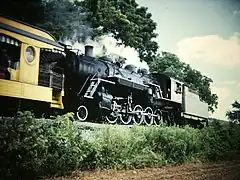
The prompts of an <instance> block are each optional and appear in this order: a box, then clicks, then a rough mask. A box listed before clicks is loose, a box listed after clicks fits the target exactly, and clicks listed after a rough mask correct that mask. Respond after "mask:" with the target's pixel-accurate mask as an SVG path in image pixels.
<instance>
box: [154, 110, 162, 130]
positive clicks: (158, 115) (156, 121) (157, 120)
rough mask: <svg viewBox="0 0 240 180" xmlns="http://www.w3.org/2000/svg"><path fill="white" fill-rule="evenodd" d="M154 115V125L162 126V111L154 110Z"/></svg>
mask: <svg viewBox="0 0 240 180" xmlns="http://www.w3.org/2000/svg"><path fill="white" fill-rule="evenodd" d="M154 115H156V117H154V124H155V125H157V126H159V125H161V124H163V114H162V111H161V110H160V109H156V110H155V112H154Z"/></svg>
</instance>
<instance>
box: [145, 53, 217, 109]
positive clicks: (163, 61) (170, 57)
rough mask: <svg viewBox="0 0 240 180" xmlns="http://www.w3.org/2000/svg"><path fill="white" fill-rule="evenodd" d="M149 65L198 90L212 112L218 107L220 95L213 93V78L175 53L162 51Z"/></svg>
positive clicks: (156, 70)
mask: <svg viewBox="0 0 240 180" xmlns="http://www.w3.org/2000/svg"><path fill="white" fill-rule="evenodd" d="M149 67H150V71H152V72H159V73H164V74H166V75H168V76H170V77H173V78H175V79H177V80H179V81H182V82H184V83H185V84H186V85H187V86H188V87H189V88H191V89H194V90H197V92H198V93H199V97H200V99H201V100H203V101H204V102H206V103H208V106H209V110H210V111H211V112H214V108H217V105H218V102H217V100H218V97H217V95H216V94H212V93H211V89H210V83H212V82H213V81H212V79H210V78H208V77H206V76H204V75H202V74H201V72H199V71H197V70H195V69H192V68H191V67H190V66H189V64H186V63H184V62H181V61H180V60H179V58H178V57H177V56H176V55H175V54H172V53H169V52H162V54H161V55H159V54H158V55H157V56H156V58H155V60H154V61H153V62H152V63H150V65H149Z"/></svg>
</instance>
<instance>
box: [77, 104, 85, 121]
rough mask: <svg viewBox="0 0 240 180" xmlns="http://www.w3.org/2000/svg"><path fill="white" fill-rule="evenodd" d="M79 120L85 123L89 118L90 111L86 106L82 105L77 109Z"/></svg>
mask: <svg viewBox="0 0 240 180" xmlns="http://www.w3.org/2000/svg"><path fill="white" fill-rule="evenodd" d="M76 114H77V118H78V120H79V121H85V120H86V119H87V118H88V109H87V107H86V106H84V105H81V106H79V107H78V108H77V113H76Z"/></svg>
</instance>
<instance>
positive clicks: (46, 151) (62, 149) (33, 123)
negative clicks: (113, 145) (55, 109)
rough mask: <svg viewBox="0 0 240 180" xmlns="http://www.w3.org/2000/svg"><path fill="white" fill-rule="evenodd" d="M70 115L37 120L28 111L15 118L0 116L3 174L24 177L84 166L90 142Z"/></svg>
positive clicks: (0, 158) (61, 172)
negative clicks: (86, 142) (82, 139)
mask: <svg viewBox="0 0 240 180" xmlns="http://www.w3.org/2000/svg"><path fill="white" fill-rule="evenodd" d="M69 116H70V115H69V114H66V115H64V116H61V117H60V116H59V117H57V118H56V119H55V120H54V121H51V120H42V119H40V120H36V119H34V117H33V116H32V114H31V113H30V112H25V113H23V114H22V113H20V114H19V117H17V118H16V119H1V127H0V140H1V146H0V152H1V153H0V160H1V165H0V167H1V168H0V169H1V170H0V174H1V175H5V177H12V176H14V177H15V178H17V177H22V178H23V179H24V178H31V177H36V176H41V175H43V174H44V175H47V174H55V175H58V174H64V173H66V172H69V171H71V170H73V169H76V168H78V167H81V166H82V164H81V163H82V161H83V159H84V158H85V156H87V153H85V152H84V151H85V150H86V149H87V148H88V145H87V144H85V142H84V141H81V131H80V130H79V129H77V128H76V127H75V126H73V125H72V121H70V120H69V118H70V117H69ZM86 152H87V151H86Z"/></svg>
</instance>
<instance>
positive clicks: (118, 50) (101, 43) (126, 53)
mask: <svg viewBox="0 0 240 180" xmlns="http://www.w3.org/2000/svg"><path fill="white" fill-rule="evenodd" d="M63 43H64V44H67V45H72V48H73V49H79V50H81V52H82V53H84V46H85V45H87V44H91V45H93V47H94V49H93V55H94V56H102V55H104V54H105V55H110V54H115V55H118V56H121V57H123V58H126V59H127V60H126V62H125V65H127V64H133V65H135V66H137V67H138V68H146V69H147V70H149V67H148V65H147V63H146V62H144V61H143V62H140V58H139V57H138V52H137V51H136V50H135V49H134V48H131V47H125V46H124V45H117V40H116V39H114V38H113V37H111V36H110V35H105V36H101V37H100V38H99V40H98V41H93V40H90V39H89V38H88V39H87V40H86V41H85V42H84V43H77V42H76V43H72V41H71V40H64V42H63Z"/></svg>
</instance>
